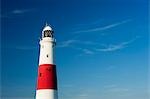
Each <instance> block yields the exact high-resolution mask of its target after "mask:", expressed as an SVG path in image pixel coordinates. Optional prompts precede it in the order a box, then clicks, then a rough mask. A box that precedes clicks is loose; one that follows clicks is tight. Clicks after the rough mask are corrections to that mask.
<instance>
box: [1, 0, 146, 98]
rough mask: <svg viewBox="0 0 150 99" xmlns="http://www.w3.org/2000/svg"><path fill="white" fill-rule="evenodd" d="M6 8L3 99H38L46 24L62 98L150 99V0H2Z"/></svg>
mask: <svg viewBox="0 0 150 99" xmlns="http://www.w3.org/2000/svg"><path fill="white" fill-rule="evenodd" d="M1 9H2V10H1V52H2V53H1V56H2V67H1V72H2V73H1V74H2V76H1V77H2V98H3V99H34V95H35V88H36V85H35V84H36V76H37V68H38V55H39V38H40V37H41V31H42V29H43V27H44V26H45V23H46V22H48V23H49V24H50V25H51V26H52V27H53V29H54V32H55V38H56V39H57V47H56V50H55V52H56V55H55V59H56V60H55V61H56V64H57V75H58V87H59V88H58V89H59V90H58V92H59V99H148V36H149V35H148V1H147V0H61V1H59V0H2V2H1Z"/></svg>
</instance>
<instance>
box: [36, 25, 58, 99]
mask: <svg viewBox="0 0 150 99" xmlns="http://www.w3.org/2000/svg"><path fill="white" fill-rule="evenodd" d="M45 31H50V32H53V30H52V28H51V27H50V26H48V25H46V26H45V27H44V29H43V31H42V39H41V40H40V55H39V66H40V65H43V64H53V65H54V59H53V58H54V47H55V43H56V40H55V39H54V37H53V35H50V34H48V33H47V34H46V33H45ZM44 33H45V34H44ZM49 35H50V36H49ZM36 99H58V94H57V90H55V89H37V90H36Z"/></svg>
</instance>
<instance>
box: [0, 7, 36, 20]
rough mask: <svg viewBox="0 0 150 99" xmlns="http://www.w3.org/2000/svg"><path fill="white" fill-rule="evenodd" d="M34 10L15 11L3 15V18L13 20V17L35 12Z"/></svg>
mask: <svg viewBox="0 0 150 99" xmlns="http://www.w3.org/2000/svg"><path fill="white" fill-rule="evenodd" d="M33 10H34V9H14V10H12V11H10V12H7V13H4V14H1V15H0V17H1V18H11V17H12V16H13V15H21V14H25V13H28V12H31V11H33Z"/></svg>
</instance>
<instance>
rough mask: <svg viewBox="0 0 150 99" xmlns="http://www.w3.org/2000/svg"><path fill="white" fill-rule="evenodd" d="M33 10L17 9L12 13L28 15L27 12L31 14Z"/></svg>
mask: <svg viewBox="0 0 150 99" xmlns="http://www.w3.org/2000/svg"><path fill="white" fill-rule="evenodd" d="M32 10H33V9H15V10H13V11H11V13H12V14H23V13H26V12H30V11H32Z"/></svg>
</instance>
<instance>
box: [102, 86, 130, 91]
mask: <svg viewBox="0 0 150 99" xmlns="http://www.w3.org/2000/svg"><path fill="white" fill-rule="evenodd" d="M104 88H105V91H107V92H111V93H112V92H128V91H130V89H128V88H124V87H120V86H118V85H116V84H110V85H106V86H104Z"/></svg>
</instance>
